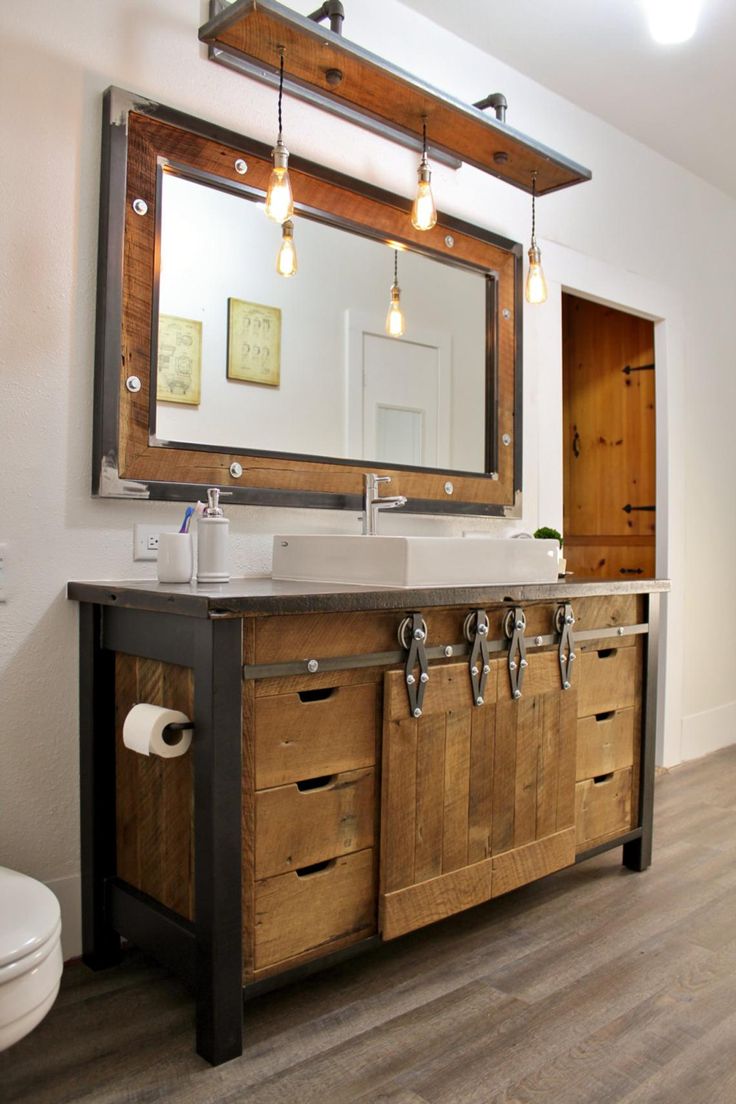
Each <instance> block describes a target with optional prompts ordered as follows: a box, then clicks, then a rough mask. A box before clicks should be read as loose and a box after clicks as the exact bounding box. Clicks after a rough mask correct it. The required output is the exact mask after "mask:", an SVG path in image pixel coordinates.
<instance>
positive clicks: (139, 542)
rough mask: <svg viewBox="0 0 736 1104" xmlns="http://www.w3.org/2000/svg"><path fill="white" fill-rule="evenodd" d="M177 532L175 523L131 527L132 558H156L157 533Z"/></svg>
mask: <svg viewBox="0 0 736 1104" xmlns="http://www.w3.org/2000/svg"><path fill="white" fill-rule="evenodd" d="M178 532H179V528H178V526H176V525H136V526H135V527H134V529H133V559H134V560H155V559H157V558H158V538H159V534H160V533H178Z"/></svg>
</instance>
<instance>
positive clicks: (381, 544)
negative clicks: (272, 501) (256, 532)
mask: <svg viewBox="0 0 736 1104" xmlns="http://www.w3.org/2000/svg"><path fill="white" fill-rule="evenodd" d="M558 552H559V545H558V543H557V541H556V540H514V539H512V538H495V537H487V538H486V537H478V538H467V537H399V536H395V537H379V536H375V537H366V536H359V535H356V536H342V535H330V534H327V533H302V534H298V535H286V536H276V537H274V539H273V578H274V579H291V580H296V581H300V582H315V583H360V584H363V585H365V586H379V587H431V586H490V585H493V584H495V583H499V584H506V583H509V584H510V583H553V582H555V581H556V580H557V560H558Z"/></svg>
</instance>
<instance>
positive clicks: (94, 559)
mask: <svg viewBox="0 0 736 1104" xmlns="http://www.w3.org/2000/svg"><path fill="white" fill-rule="evenodd" d="M293 6H294V7H297V8H298V9H299V10H300V11H302V12H304V13H306V12H307V11H309V10H310V9H311V8H312V7H313V6H314V0H307V2H306V3H305V2H303V0H300V2H299V3H298V4H297V3H293ZM205 15H206V12H205V5H204V4H196V3H193V2H190V3H188V4H183V3H182V2H181V0H149V2H148V3H146V4H145V5H141V4H140V3H138V2H133V0H107V2H106V3H104V4H101V3H92V2H88V3H83V2H81V0H78V2H76V3H73V4H58V3H56V2H53V0H30V2H29V3H27V4H25V5H11V4H4V5H2V7H1V8H0V26H1V27H2V36H3V65H2V69H1V71H0V111H1V112H2V131H1V133H2V134H3V139H4V142H3V151H2V152H3V156H2V161H1V164H2V170H1V173H2V176H1V178H0V210H2V212H3V218H2V220H0V224H1V226H2V231H1V232H2V241H1V242H0V281H1V287H2V322H1V330H0V332H2V335H3V344H2V350H3V371H2V381H3V392H2V403H1V404H0V419H1V422H2V424H1V426H0V442H1V446H0V447H1V448H2V464H1V466H0V470H1V471H2V501H3V504H4V506H3V521H2V522H1V523H0V542H2V541H6V542H8V546H9V547H8V557H7V559H8V584H7V594H8V602H7V604H6V605H2V606H0V663H1V664H2V667H1V670H0V695H1V699H2V700H1V701H0V724H1V725H2V733H1V736H0V862H2V863H5V864H7V865H10V866H14V867H17V868H19V869H22V870H25V871H27V872H28V873H30V874H33V875H35V876H37V877H39V878H42V879H44V880H46V881H48V882H49V883H51V884H52V885H53V887H54V888H55V889H56V890H57V891H58V892H59V893H60V895H61V896H62V899H63V903H64V911H65V924H66V930H65V935H66V938H67V943H66V953H67V954H70V953H72V952H73V951H74V950H75V949H76V948H77V947H78V927H77V922H76V919H75V908H76V902H77V900H78V881H77V876H78V840H77V836H78V816H77V803H78V779H77V774H78V771H77V645H76V609H75V608H74V607H73V606H72V604H71V603H68V602H67V601H66V599H65V597H64V590H65V583H66V580H67V579H70V578H82V579H84V578H100V579H102V578H124V577H131V576H137V577H141V576H143V577H144V576H146V575H149V576H150V574H151V566H150V565H146V564H135V565H134V564H133V562H132V553H131V530H132V525H133V523H134V521H137V520H143V521H151V520H153V519H154V518H156V519H162V520H165V521H169V522H170V521H173V520H175V518H177V517H178V516H179V513H180V510H179V508H178V507H175V506H168V505H167V506H162V505H157V504H155V503H145V502H144V503H141V502H136V503H122V502H113V501H94V500H92V499H91V498H90V495H89V485H90V451H91V421H92V377H93V338H94V299H95V274H96V246H97V209H98V187H99V134H100V101H101V93H102V91H103V89H104V88H105V87H106V86H107V85H109V84H118V85H120V86H122V87H124V88H128V89H130V90H132V91H134V92H138V93H142V94H144V95H147V96H149V97H151V98H152V99H155V100H160V101H162V102H164V103H168V104H170V105H172V106H175V107H177V108H179V109H181V110H184V111H188V112H190V113H192V114H195V115H200V116H203V117H205V118H207V119H210V120H212V121H214V122H217V123H220V124H222V125H224V126H227V127H230V128H232V129H234V130H243V131H246V132H248V133H249V134H251V135H252V136H253V137H255V138H257V139H260V140H261V141H272V140H273V137H274V121H275V103H274V95H273V93H272V92H271V91H269V90H268V89H266V88H263V87H261V86H259V85H256V84H252V83H250V82H248V81H247V80H246V79H245V78H243V77H241V76H238V75H236V74H234V73H230V72H228V71H227V70H225V69H223V68H219V67H217V66H215V65H213V64H212V63H211V62H209V61H208V60H207V59H206V56H205V51H204V50H203V49H202V48H201V47H200V46H199V44H198V42H197V27H198V25H199V24H200V23H202V22H204V19H205ZM389 27H390V28H391V29H390V33H389V32H388V28H389ZM346 30H347V32H348V35H349V36H350V37H351V38H353V39H355V40H356V41H357V42H359V43H361V45H363V46H364V47H366V48H367V49H369V50H373V51H374V52H376V53H379V54H383V55H388V56H389V57H390V59H391V60H392V61H394V62H396V63H398V64H399V65H401V66H403V67H404V68H406V69H408V70H409V71H412V72H416V73H417V74H419V75H420V76H422V77H424V78H425V79H428V80H429V81H431V82H432V83H433V84H435V85H437V86H438V87H440V88H446V89H447V90H448V91H450V92H452V94H453V95H455V96H456V97H458V98H459V99H462V100H465V101H467V102H470V101H472V100H474V99H477V98H478V96H479V95H482V94H485V93H486V92H487V91H488V89H489V86H490V84H492V85H493V86H494V87H498V88H502V89H503V91H504V92H505V94H506V95H507V97H508V100H509V102H510V104H511V108H510V112H509V122H510V123H511V125H513V126H514V127H516V128H518V129H519V130H521V131H525V132H527V133H530V134H532V135H534V136H536V137H538V138H539V139H541V140H543V141H544V142H545V143H546V144H548V145H550V146H552V147H556V148H559V149H560V150H562V151H564V152H565V153H566V154H568V155H569V156H570V157H572V158H574V159H576V160H578V161H580V162H582V163H583V164H588V165H590V166H591V167H592V169H593V172H594V180H593V182H592V183H590V184H585V185H583V186H580V187H578V188H574V189H571V190H569V191H565V192H561V193H557V194H555V195H553V196H550V197H547V198H545V199H544V200H542V201H541V202H540V204H539V211H538V215H539V218H538V225H539V228H540V231H541V234H542V236H543V240H542V244H543V246H546V253H545V256H548V257H549V262H550V277H551V278H552V283H553V294H552V295H551V296H550V301H549V302H548V303H547V304H546V305H545V306H543V307H540V308H537V309H535V310H527V311H526V313H525V323H524V328H525V350H526V355H525V366H524V368H525V396H526V409H525V431H524V438H525V449H526V452H525V468H524V479H525V505H524V513H525V522H526V523H527V524H528V525H535V524H537V523H538V522H540V523H545V524H556V523H559V522H560V521H561V517H562V506H561V478H560V470H561V447H560V427H559V418H558V411H559V393H560V376H561V366H560V348H559V287H560V286H561V285H564V286H570V287H572V288H573V289H575V290H582V291H588V292H590V293H591V294H594V295H597V296H600V297H602V298H604V299H606V298H608V297H609V296H610V297H611V298H612V300H613V301H620V302H622V303H623V304H624V305H627V306H631V307H635V308H636V307H638V308H639V309H642V310H644V311H645V312H646V313H650V314H652V315H653V316H655V317H657V318H663V319H664V321H663V322H662V323H661V324H660V325H658V327H657V335H658V336H657V342H658V344H657V352H658V361H659V358H660V354H662V360H661V362H659V363H658V387H659V397H660V398H661V396H666V400H667V407H668V408H669V413H670V415H671V417H670V419H669V421H668V422H667V423H666V424H665V425H662V423H660V430H662V431H663V432H662V433H661V434H660V441H661V443H663V444H667V445H668V446H669V448H670V452H669V455H668V457H660V472H659V478H660V486H662V487H664V486H667V487H668V493H669V495H670V503H671V506H672V508H671V510H670V511H669V513H668V512H667V510H664V509H663V510H660V514H659V517H658V522H659V523H660V528H664V530H665V531H666V534H667V544H666V548H665V549H664V553H663V554H664V556H665V562H664V563H663V564H662V568H663V570H669V571H670V572H671V575H672V580H673V587H674V591H673V599H674V601H673V602H672V606H671V609H672V611H673V616H672V617H670V623H669V626H668V642H667V643H668V648H669V657H668V659H669V664H670V670H671V671H672V672H673V673H674V677H673V678H671V679H670V680H669V682H668V694H667V711H666V729H665V731H664V734H663V735H664V744H663V757H664V760H665V761H666V762H675V761H677V760H678V759H679V758H681V757H682V756H692V755H698V754H701V753H702V752H704V751H707V750H709V749H710V748H711V747H712V746H714V745H715V744H717V743H725V742H729V741H731V740H733V738H734V736H733V733H734V731H735V726H734V723H733V722H734V719H736V688H735V684H734V679H733V669H734V661H733V658H732V655H731V653H730V652H729V651H728V650H727V649H725V648H723V647H720V646H719V645H718V644H716V645H715V646H711V647H708V646H707V644H705V643H704V642H703V636H704V629H705V626H706V625H707V626H708V628H710V624H711V622H712V621H713V620H715V621H716V629H717V626H718V624H723V625H727V624H728V623H729V618H730V617H732V616H733V612H734V609H735V607H736V579H735V577H734V572H733V570H732V562H731V561H732V554H731V550H732V549H733V548H734V547H736V520H735V519H734V516H733V512H732V511H731V509H730V506H731V503H732V501H733V490H732V488H733V483H734V474H735V472H734V468H735V467H736V464H735V462H734V456H733V452H732V450H731V448H730V440H731V432H730V431H731V425H732V411H733V410H734V406H735V403H734V400H735V399H736V393H735V392H736V371H735V370H734V368H735V365H734V352H733V349H734V345H733V341H732V339H731V330H732V315H733V308H732V300H733V293H734V280H733V275H732V268H731V264H730V257H731V256H732V255H733V251H734V248H736V204H735V203H734V202H733V201H732V200H730V199H727V198H726V197H725V196H724V195H722V194H721V193H719V192H718V191H717V190H715V189H714V188H712V187H709V186H708V185H706V184H704V183H703V182H702V181H699V180H698V179H697V178H695V177H693V176H692V175H690V174H688V173H687V172H685V171H683V170H681V169H679V168H677V167H675V166H673V165H672V164H670V163H668V162H667V161H665V160H664V159H663V158H661V157H660V156H658V155H656V154H654V153H652V152H651V151H649V150H647V149H645V148H644V147H642V146H641V145H639V144H637V143H636V142H634V141H632V140H630V139H628V138H626V137H625V136H624V135H622V134H620V133H618V132H617V131H615V130H613V129H612V128H611V127H609V126H607V125H605V124H604V123H602V122H600V121H598V120H597V119H595V118H593V117H591V116H589V115H586V114H585V113H584V112H582V111H580V110H579V109H577V108H575V107H574V106H572V105H570V104H568V103H566V102H564V101H563V100H561V99H559V98H558V97H556V96H554V95H552V94H551V93H549V92H547V91H545V90H544V89H542V88H541V87H539V86H538V85H536V84H535V83H534V82H533V81H531V80H529V79H528V78H526V77H524V76H522V75H520V74H518V73H515V72H514V71H512V70H509V69H507V68H506V67H504V66H503V65H501V64H500V63H497V62H495V61H493V60H491V59H489V58H488V57H487V56H485V55H483V54H482V53H481V52H480V51H478V50H477V49H475V48H473V47H472V46H469V45H467V44H465V43H463V42H461V41H460V40H457V39H455V38H454V37H453V36H451V35H449V34H448V33H447V32H445V31H442V30H440V29H439V28H436V27H434V26H433V25H432V24H430V23H429V22H427V21H425V20H424V19H422V18H421V17H419V16H417V15H416V14H415V13H413V12H410V11H408V10H407V9H404V8H403V7H402V6H401V5H400V4H399V3H397V2H396V0H373V2H372V3H370V4H368V3H365V2H364V3H362V4H357V3H354V4H352V5H351V10H350V12H349V18H348V20H347V27H346ZM285 137H286V141H287V143H288V145H289V148H290V149H291V150H293V152H294V153H298V154H301V155H304V156H306V157H308V158H311V159H313V160H315V161H321V162H323V163H325V164H327V165H330V166H332V167H334V168H337V169H340V170H342V171H344V172H347V173H348V174H351V175H354V176H357V177H361V178H363V179H366V180H368V181H370V182H372V183H374V184H376V185H378V186H379V187H384V188H387V189H389V190H392V191H400V192H403V193H404V194H406V195H410V194H411V192H412V190H413V186H414V182H415V180H416V176H415V170H416V157H415V156H414V155H413V154H411V153H409V152H407V151H403V150H401V149H399V148H398V147H397V148H395V147H393V146H392V145H390V144H388V143H386V142H383V141H381V140H379V139H378V138H373V137H370V136H368V135H365V134H363V133H362V132H361V131H360V130H358V129H356V128H354V127H351V126H350V125H348V124H347V123H340V122H337V121H335V120H333V119H331V118H329V117H328V116H326V115H324V114H321V113H320V112H318V111H316V110H314V109H311V108H309V107H307V106H306V105H300V104H297V103H295V102H292V101H287V102H286V105H285ZM434 184H435V194H436V197H437V200H438V203H439V206H440V207H441V208H442V209H444V210H446V211H448V212H449V213H452V214H454V215H456V216H459V217H461V218H466V219H468V220H470V221H474V222H477V223H480V224H482V225H485V226H488V227H490V228H492V229H494V230H496V231H498V232H500V233H503V234H506V235H508V236H509V237H512V238H515V239H516V240H522V241H523V240H526V238H527V235H528V229H529V204H528V200H527V198H526V197H525V196H524V195H522V194H521V193H520V192H517V191H516V190H514V189H512V188H509V187H507V186H505V185H503V184H501V183H499V182H497V181H495V180H492V179H490V178H488V177H486V176H484V175H483V174H481V173H479V172H478V171H476V170H474V169H472V168H468V167H463V168H462V169H460V170H459V171H458V172H457V173H453V172H452V171H450V170H449V169H443V168H441V167H437V168H436V169H435V173H434ZM553 243H556V244H555V245H554V246H553ZM588 280H590V281H591V282H592V284H593V285H594V286H591V287H589V286H586V283H587V281H588ZM639 294H641V295H642V299H643V301H642V302H637V299H638V296H639ZM619 296H623V298H619ZM657 304H659V306H657ZM660 413H661V411H660ZM665 431H666V433H667V434H668V435H669V436H668V437H665V435H664V432H665ZM484 524H485V526H487V527H490V526H491V523H482V522H477V523H476V527H478V528H481V527H483V525H484ZM467 526H468V523H467V522H459V523H453V522H448V521H433V520H432V519H420V518H409V517H403V518H402V517H401V516H400V513H399V512H396V513H395V514H394V515H393V516H390V517H387V518H386V527H387V529H389V528H393V529H395V530H407V531H408V530H410V529H411V530H413V531H417V530H420V531H433V532H437V531H458V530H459V529H460V528H466V527H467ZM299 528H310V529H317V528H320V529H333V530H340V529H342V530H353V531H355V530H357V519H356V517H355V516H353V515H351V516H343V515H340V514H328V513H322V512H318V511H309V512H306V511H305V512H304V513H299V512H296V511H279V510H267V509H260V510H259V509H245V508H241V509H238V510H233V511H232V530H233V534H234V536H233V546H234V549H233V550H234V560H235V562H236V563H237V564H238V566H239V567H240V568H241V569H242V571H243V572H245V573H248V574H257V573H262V572H264V571H268V569H269V566H270V565H269V543H270V542H269V535H270V534H272V533H273V532H274V531H278V530H282V531H283V530H284V529H291V530H294V529H299ZM713 607H715V609H716V610H717V617H716V618H715V619H714V618H713V613H712V609H713ZM685 626H688V627H689V628H688V631H687V648H686V647H685V640H686V633H685ZM716 639H717V640H718V639H719V637H718V635H716Z"/></svg>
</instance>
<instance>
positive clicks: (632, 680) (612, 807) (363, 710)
mask: <svg viewBox="0 0 736 1104" xmlns="http://www.w3.org/2000/svg"><path fill="white" fill-rule="evenodd" d="M666 589H667V584H666V583H663V582H658V581H651V580H650V581H646V580H645V581H637V582H622V583H616V582H585V581H567V582H561V583H558V584H552V585H539V586H531V585H530V586H514V587H511V588H508V587H500V586H493V587H469V588H451V589H421V590H410V591H409V590H373V589H368V588H365V587H346V586H337V585H335V586H332V585H317V584H299V583H286V582H275V581H272V580H271V579H241V580H235V581H233V582H231V583H229V584H227V585H223V586H219V587H210V588H203V587H197V586H194V585H192V586H189V585H179V586H177V585H162V584H155V583H148V582H145V583H71V584H70V585H69V596H70V598H72V599H75V600H76V601H78V602H79V603H80V626H81V678H80V709H81V804H82V813H81V816H82V877H83V914H84V955H85V961H87V962H88V964H89V965H91V966H93V967H95V968H100V967H103V966H108V965H111V964H113V963H114V962H116V961H117V960H118V958H119V954H120V936H121V935H122V936H124V937H125V938H127V939H128V940H130V941H131V942H132V943H134V944H136V945H138V946H141V947H143V948H144V949H146V950H148V951H150V952H151V953H153V954H154V955H155V956H156V957H157V958H158V959H159V960H160V961H161V962H162V963H163V964H165V965H166V966H168V967H170V968H171V969H172V970H174V971H175V972H176V973H178V974H179V975H180V976H181V977H183V978H184V979H185V980H186V981H187V982H188V983H190V984H191V985H192V987H193V989H194V991H195V993H196V1000H197V1048H198V1050H199V1052H200V1053H201V1054H202V1055H203V1056H204V1057H205V1058H207V1059H208V1060H209V1061H210V1062H212V1063H219V1062H223V1061H226V1060H228V1059H230V1058H233V1057H235V1056H236V1055H238V1054H240V1053H241V1049H242V1040H241V1016H242V996H243V990H245V992H246V994H251V993H258V992H260V991H262V990H263V989H264V988H266V987H268V986H272V985H274V984H277V983H280V982H281V981H283V980H284V979H292V978H293V977H294V976H295V975H297V974H298V973H299V972H302V973H304V972H308V971H309V970H310V969H313V968H314V966H315V963H316V962H317V961H319V963H320V964H324V963H326V962H330V961H335V960H336V959H338V958H340V957H341V956H345V955H347V954H350V953H354V952H355V950H356V949H357V948H360V947H362V946H364V945H366V946H367V945H371V944H377V943H379V942H380V941H381V940H387V939H393V938H394V937H396V936H400V935H402V934H404V933H406V932H409V931H411V930H413V929H415V928H418V927H420V926H422V925H424V924H429V923H431V922H433V921H435V920H439V919H441V918H443V917H446V916H449V915H451V914H453V913H456V912H459V911H460V910H462V909H465V908H468V907H470V906H473V905H477V904H480V903H482V902H485V901H488V900H490V899H492V898H495V897H498V896H500V895H501V894H504V893H507V892H509V891H510V890H513V889H515V888H516V887H518V886H521V885H523V884H525V883H527V882H529V881H532V880H534V879H536V878H540V877H542V876H543V875H545V874H549V873H551V872H552V871H555V870H558V869H560V868H562V867H565V866H568V865H570V864H572V863H574V862H576V861H580V860H581V859H585V858H587V857H589V856H591V855H592V854H594V853H596V852H598V851H600V850H603V849H607V848H611V847H616V846H620V845H623V861H624V863H625V864H626V865H627V866H628V867H630V868H632V869H635V870H643V869H645V868H646V867H647V866H648V864H649V862H650V860H651V828H652V794H653V779H654V739H655V729H656V667H657V621H658V601H659V593H660V592H662V591H664V590H666ZM137 702H150V703H153V704H158V705H163V706H168V707H172V708H176V709H180V710H182V711H183V712H185V713H186V714H187V716H188V717H190V718H192V720H193V740H192V746H191V749H190V751H189V752H188V753H187V754H186V755H184V756H182V757H180V758H175V759H159V758H155V757H150V758H147V757H145V756H142V755H138V754H135V753H134V752H132V751H129V750H128V749H127V748H125V747H124V746H123V743H122V725H123V720H124V718H125V716H126V714H127V713H128V711H129V710H130V709H131V708H132V706H133V705H134V704H136V703H137ZM489 953H492V948H489Z"/></svg>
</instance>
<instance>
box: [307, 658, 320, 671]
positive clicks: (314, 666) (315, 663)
mask: <svg viewBox="0 0 736 1104" xmlns="http://www.w3.org/2000/svg"><path fill="white" fill-rule="evenodd" d="M307 670H308V671H309V673H310V675H316V674H317V671H319V660H316V659H310V660H309V661H308V663H307Z"/></svg>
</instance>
